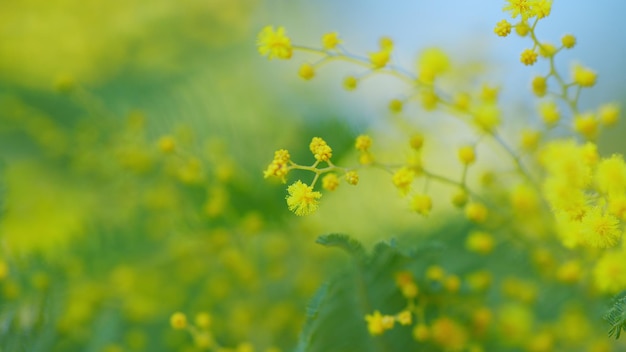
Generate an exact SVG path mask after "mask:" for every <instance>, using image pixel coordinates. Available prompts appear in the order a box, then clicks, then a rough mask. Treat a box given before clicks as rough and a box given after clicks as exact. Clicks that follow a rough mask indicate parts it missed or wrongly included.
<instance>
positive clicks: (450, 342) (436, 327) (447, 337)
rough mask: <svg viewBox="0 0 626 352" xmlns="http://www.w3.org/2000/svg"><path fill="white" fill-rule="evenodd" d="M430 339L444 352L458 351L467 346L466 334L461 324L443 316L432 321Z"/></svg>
mask: <svg viewBox="0 0 626 352" xmlns="http://www.w3.org/2000/svg"><path fill="white" fill-rule="evenodd" d="M430 338H431V340H432V341H433V343H434V344H436V345H437V346H439V347H441V348H443V349H444V350H446V351H460V350H462V349H463V348H464V347H465V346H466V345H467V340H468V334H467V331H466V330H465V328H463V326H462V325H461V324H459V323H457V322H456V321H454V320H452V319H451V318H448V317H445V316H444V317H439V318H437V320H435V321H433V323H432V325H431V328H430Z"/></svg>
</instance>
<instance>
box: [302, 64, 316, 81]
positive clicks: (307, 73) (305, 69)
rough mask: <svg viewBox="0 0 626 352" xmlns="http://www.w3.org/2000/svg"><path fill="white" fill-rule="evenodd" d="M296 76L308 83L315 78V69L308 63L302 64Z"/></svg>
mask: <svg viewBox="0 0 626 352" xmlns="http://www.w3.org/2000/svg"><path fill="white" fill-rule="evenodd" d="M298 75H299V76H300V77H302V78H303V79H305V80H307V81H308V80H310V79H312V78H313V77H315V68H314V67H313V65H311V64H309V63H304V64H302V65H301V66H300V69H299V70H298Z"/></svg>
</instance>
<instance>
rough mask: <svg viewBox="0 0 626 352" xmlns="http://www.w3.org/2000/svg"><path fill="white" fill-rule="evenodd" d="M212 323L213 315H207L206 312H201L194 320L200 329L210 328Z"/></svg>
mask: <svg viewBox="0 0 626 352" xmlns="http://www.w3.org/2000/svg"><path fill="white" fill-rule="evenodd" d="M211 321H212V319H211V315H209V313H206V312H200V313H198V314H196V317H195V319H194V322H195V323H196V326H197V327H199V328H200V329H208V328H210V327H211Z"/></svg>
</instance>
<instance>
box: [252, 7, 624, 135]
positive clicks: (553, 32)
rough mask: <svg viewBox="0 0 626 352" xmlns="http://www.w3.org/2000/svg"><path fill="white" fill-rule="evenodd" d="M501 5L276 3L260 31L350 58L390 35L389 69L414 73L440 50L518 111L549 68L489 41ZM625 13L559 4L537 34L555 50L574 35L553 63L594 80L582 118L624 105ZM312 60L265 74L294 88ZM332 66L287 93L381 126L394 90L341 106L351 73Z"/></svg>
mask: <svg viewBox="0 0 626 352" xmlns="http://www.w3.org/2000/svg"><path fill="white" fill-rule="evenodd" d="M504 5H505V1H504V0H488V1H462V0H437V1H434V0H422V1H419V0H418V1H409V0H405V1H387V2H383V1H376V0H342V1H336V0H334V1H333V0H316V1H310V0H299V1H294V0H275V1H269V2H268V3H267V5H266V6H264V7H265V10H266V11H264V13H263V14H262V15H261V16H260V25H263V24H274V25H277V26H278V25H282V26H285V27H286V28H287V31H288V34H289V36H290V37H292V38H293V41H294V42H296V43H299V44H304V45H311V46H319V41H320V39H319V38H320V36H321V34H323V33H325V32H329V31H337V32H339V34H340V36H341V37H342V38H343V40H344V42H345V46H346V47H347V48H348V49H349V50H350V51H351V52H355V53H363V54H365V53H367V52H371V51H374V50H376V48H377V41H378V38H379V37H380V36H382V35H387V36H390V37H391V38H393V39H394V42H395V44H396V46H395V51H394V62H395V63H396V64H399V65H400V66H403V67H406V68H408V69H411V70H413V66H414V62H415V58H416V57H417V54H418V53H419V51H420V50H421V49H423V48H426V47H431V46H439V47H441V48H443V49H444V50H445V51H446V52H448V53H450V55H451V56H452V58H453V60H454V62H457V63H463V62H465V63H467V62H471V61H482V62H486V63H487V65H488V67H487V68H488V71H487V74H488V76H487V78H486V79H485V80H486V81H488V82H492V83H493V84H498V85H500V86H502V87H503V90H502V93H501V94H502V98H503V100H504V101H505V102H507V103H509V104H515V105H516V104H519V106H523V105H524V104H525V103H527V102H528V101H529V100H530V99H531V97H532V95H531V93H530V80H531V78H532V77H533V76H534V75H535V74H545V73H546V72H547V66H546V64H545V63H544V64H541V63H538V64H536V65H534V66H532V67H526V66H524V65H522V64H521V63H520V62H519V55H520V53H521V51H522V50H524V49H525V48H529V47H531V46H532V43H531V41H530V39H529V38H520V37H518V36H517V35H511V36H509V37H507V38H500V37H497V36H496V35H495V34H494V33H493V28H494V26H495V24H496V23H497V22H498V21H500V20H502V19H505V18H506V19H508V20H509V21H511V22H513V21H514V20H511V19H510V18H509V15H508V14H505V13H503V12H502V7H503V6H504ZM625 11H626V1H620V0H604V1H597V2H591V1H582V0H576V1H572V0H557V1H554V4H553V8H552V13H551V15H550V16H549V17H548V18H546V19H544V20H542V21H541V23H540V24H539V25H538V27H537V28H538V29H537V34H538V36H539V38H540V40H543V41H546V42H550V43H554V44H557V45H558V44H559V43H560V38H561V36H562V35H563V34H566V33H571V34H574V35H575V36H576V37H577V39H578V42H577V45H576V47H575V48H574V49H572V50H569V51H566V52H563V53H560V54H559V55H558V57H557V66H558V67H559V68H560V72H561V73H562V74H563V75H564V76H565V77H569V70H570V67H571V65H572V64H573V63H574V62H578V63H581V64H583V65H585V66H588V67H591V68H592V69H594V70H595V71H596V72H597V73H598V84H597V85H596V87H594V88H593V89H587V90H585V91H584V92H583V94H582V95H581V109H582V110H586V109H595V108H596V107H597V106H598V105H599V104H601V103H604V102H608V101H619V102H622V106H624V105H625V104H624V103H623V102H626V89H624V83H625V82H626V70H625V69H624V68H625V67H626V38H625V36H624V34H623V33H624V30H623V13H625ZM312 59H314V58H311V57H307V56H306V55H301V54H297V55H295V56H294V59H293V60H291V61H292V62H290V63H289V64H288V65H291V66H290V67H289V69H288V70H291V71H288V72H287V73H285V65H284V64H282V63H281V64H277V65H271V66H273V67H272V68H269V69H270V70H276V71H275V72H273V74H276V75H278V76H279V77H277V78H276V80H277V82H280V80H281V79H292V80H294V81H296V80H297V78H296V77H295V74H294V72H295V70H297V66H298V65H299V64H300V63H302V62H305V61H308V60H312ZM330 66H336V65H329V66H328V67H324V69H323V70H320V72H319V75H318V77H316V80H315V81H314V82H310V83H307V84H302V83H298V84H294V85H290V89H295V90H296V91H297V92H298V93H299V94H303V93H304V94H307V93H313V92H319V90H320V89H322V90H324V91H326V96H325V99H328V100H341V104H340V105H343V106H346V111H349V112H346V115H349V114H353V115H355V114H356V115H371V116H369V117H370V118H371V119H375V118H380V114H381V113H384V107H385V106H386V104H385V102H386V101H387V100H388V99H389V97H390V96H393V94H394V93H389V94H384V93H383V94H381V90H383V91H386V90H393V89H394V87H393V83H389V82H380V83H378V84H374V87H369V88H367V87H363V89H362V90H361V89H359V92H358V93H357V94H354V95H353V96H354V98H348V99H346V95H345V94H344V93H342V92H341V89H340V88H339V86H340V84H339V83H338V82H337V81H340V80H341V78H340V77H342V76H345V75H346V74H349V73H351V72H350V70H353V68H351V67H349V66H343V67H340V68H336V67H330ZM266 68H267V67H266ZM337 75H340V76H339V77H337ZM280 76H282V77H280ZM300 82H301V81H300ZM276 84H278V83H276ZM303 86H306V87H303ZM364 86H366V84H364ZM293 87H295V88H293ZM312 95H313V94H312ZM381 105H382V106H383V108H381ZM525 105H526V106H528V104H525ZM339 114H341V112H340V113H339ZM622 125H623V124H622Z"/></svg>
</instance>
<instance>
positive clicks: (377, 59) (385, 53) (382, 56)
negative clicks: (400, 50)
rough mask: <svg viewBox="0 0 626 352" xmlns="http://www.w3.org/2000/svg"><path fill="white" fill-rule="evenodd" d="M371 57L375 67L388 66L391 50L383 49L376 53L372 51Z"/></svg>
mask: <svg viewBox="0 0 626 352" xmlns="http://www.w3.org/2000/svg"><path fill="white" fill-rule="evenodd" d="M369 58H370V63H371V64H372V66H373V67H374V69H378V68H383V67H385V66H387V63H389V60H390V59H391V51H389V50H385V49H383V50H381V51H377V52H375V53H370V54H369Z"/></svg>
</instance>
